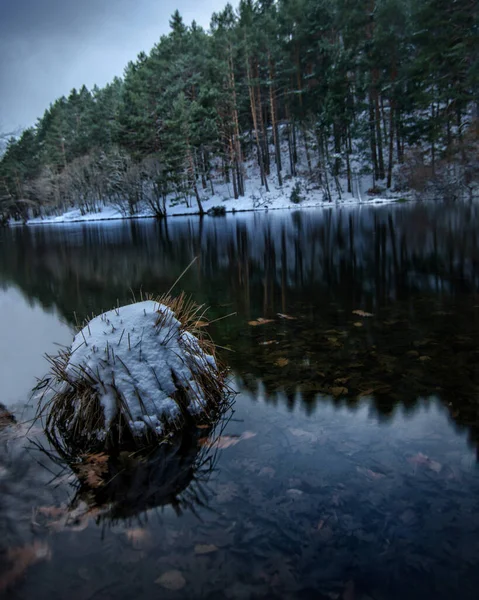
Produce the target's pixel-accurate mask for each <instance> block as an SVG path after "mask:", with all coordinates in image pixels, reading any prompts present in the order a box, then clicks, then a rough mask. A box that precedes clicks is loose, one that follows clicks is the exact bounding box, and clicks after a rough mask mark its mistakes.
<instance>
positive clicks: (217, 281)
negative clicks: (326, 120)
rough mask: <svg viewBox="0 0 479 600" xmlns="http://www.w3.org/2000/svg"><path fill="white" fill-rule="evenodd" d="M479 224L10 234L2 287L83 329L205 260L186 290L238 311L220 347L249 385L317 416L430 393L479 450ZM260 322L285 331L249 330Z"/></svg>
mask: <svg viewBox="0 0 479 600" xmlns="http://www.w3.org/2000/svg"><path fill="white" fill-rule="evenodd" d="M478 221H479V214H478V209H477V207H475V206H472V205H468V206H466V205H463V206H457V207H455V208H454V210H453V211H451V210H447V211H445V210H444V209H443V207H442V206H439V205H437V206H436V205H432V204H429V205H426V204H424V205H414V206H395V207H385V208H371V207H368V208H359V209H354V210H348V211H345V210H337V211H328V210H326V211H321V212H316V211H295V212H286V211H283V212H278V213H276V214H268V215H264V214H258V213H255V214H251V215H246V216H240V217H239V216H236V217H229V218H227V219H214V218H206V219H203V220H198V219H196V218H194V219H190V218H184V219H183V218H182V219H177V220H171V221H170V222H168V223H167V222H166V221H162V222H153V221H141V222H135V221H131V222H128V223H113V224H111V223H109V224H103V225H96V224H90V225H75V226H68V227H63V226H61V227H56V228H52V227H36V228H17V229H11V230H5V231H2V232H1V233H0V235H1V239H0V243H1V247H2V252H1V255H0V278H1V281H2V282H3V285H11V284H13V285H16V286H18V287H20V288H21V289H22V290H23V291H24V293H25V294H26V295H27V297H28V298H31V299H36V300H38V301H40V302H41V303H42V304H43V305H44V306H46V307H50V306H54V307H56V308H57V309H58V310H59V311H60V313H61V314H62V315H63V317H64V318H65V319H67V320H68V321H69V322H73V319H74V317H73V312H74V311H76V313H77V315H78V316H79V318H81V317H84V316H86V315H88V314H91V313H92V312H95V313H98V312H100V310H102V309H105V308H108V307H110V306H112V305H114V304H116V302H117V299H118V300H119V301H120V302H121V303H123V302H128V301H129V299H130V298H131V290H138V289H140V287H141V288H142V289H143V290H145V291H150V292H158V293H159V292H162V291H165V290H167V289H169V287H170V286H171V284H172V283H173V282H174V281H175V279H176V278H177V276H178V275H179V273H181V272H182V270H183V269H184V267H185V266H186V265H187V264H188V263H189V262H190V261H191V259H192V257H193V256H199V260H198V261H197V262H196V264H195V267H194V268H193V269H191V270H190V271H189V272H188V273H187V274H186V275H185V276H184V278H183V280H182V282H181V287H182V288H183V289H185V290H186V291H187V292H190V293H192V294H194V296H195V299H196V300H197V301H199V302H204V303H206V304H208V305H210V306H211V307H212V309H211V310H212V318H214V317H215V316H218V317H220V316H223V315H225V314H226V313H231V312H233V311H236V312H237V316H236V317H231V318H229V319H225V320H223V321H218V322H217V323H215V324H214V325H213V326H212V331H211V333H212V335H213V338H214V339H215V341H216V342H217V343H218V344H220V345H222V346H228V347H230V348H231V349H233V350H234V351H235V352H234V353H232V354H229V355H228V360H229V363H230V364H231V366H232V367H233V369H234V370H235V372H236V373H238V374H239V375H240V376H241V377H242V378H243V380H244V385H245V386H247V387H248V386H251V385H252V383H251V382H254V381H256V380H258V379H260V380H261V381H262V382H263V384H264V388H265V394H266V397H267V398H269V399H273V398H275V397H276V394H277V392H278V390H284V392H285V397H286V398H287V400H286V401H287V402H288V404H289V405H290V406H294V405H295V404H297V403H298V402H301V403H302V404H303V405H304V406H305V407H306V408H307V410H308V411H312V410H314V405H315V403H317V402H318V397H319V398H320V397H321V395H323V396H327V397H328V398H331V397H333V399H334V401H335V402H337V403H342V402H347V403H350V404H351V405H353V406H354V405H356V404H357V403H359V402H362V401H363V399H364V398H365V397H366V398H370V399H371V402H372V405H373V406H374V409H375V410H376V411H377V413H378V414H380V415H382V416H384V417H385V418H388V416H389V415H392V414H394V410H395V407H397V406H398V405H402V406H405V407H407V408H412V407H413V406H414V405H415V403H416V401H417V399H418V398H419V397H425V396H430V395H434V396H437V397H439V398H440V399H441V401H442V402H443V403H444V405H445V406H446V407H447V408H448V410H449V412H450V414H451V418H452V419H454V421H455V422H456V423H458V424H459V425H461V426H465V427H467V428H468V430H469V431H470V435H471V439H472V440H473V441H474V443H476V442H477V441H478V440H479V426H478V423H479V414H478V406H479V404H478V393H479V388H478V382H479V369H478V364H479V361H478V357H479V354H478V352H479V350H477V348H479V344H478V342H479V323H478V318H479V317H478V311H479V299H478V297H477V291H478V284H479V279H478V274H479V269H478V267H479V248H478V239H477V233H476V231H477V224H478ZM356 309H361V310H363V311H366V312H370V313H372V314H374V316H373V317H370V318H367V317H361V316H358V315H355V314H354V313H353V311H354V310H356ZM278 313H281V314H287V315H291V316H293V317H295V318H296V320H288V319H284V318H283V319H281V318H280V317H278ZM260 316H261V317H263V318H270V319H274V322H273V323H271V324H267V325H263V326H259V327H250V326H248V325H247V322H248V321H250V320H252V319H257V318H258V317H260ZM278 359H285V360H286V361H287V363H285V362H284V360H282V361H279V362H278ZM279 365H283V366H279ZM298 392H299V393H298ZM318 394H319V396H318Z"/></svg>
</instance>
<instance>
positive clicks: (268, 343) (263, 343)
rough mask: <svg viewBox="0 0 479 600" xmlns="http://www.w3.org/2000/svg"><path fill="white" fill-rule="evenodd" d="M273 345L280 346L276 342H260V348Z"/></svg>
mask: <svg viewBox="0 0 479 600" xmlns="http://www.w3.org/2000/svg"><path fill="white" fill-rule="evenodd" d="M271 344H279V342H277V341H276V340H266V341H265V342H260V343H259V345H260V346H270V345H271Z"/></svg>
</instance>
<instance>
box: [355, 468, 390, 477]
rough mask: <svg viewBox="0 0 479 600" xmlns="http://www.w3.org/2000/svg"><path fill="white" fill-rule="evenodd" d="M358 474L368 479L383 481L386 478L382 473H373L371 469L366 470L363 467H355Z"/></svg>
mask: <svg viewBox="0 0 479 600" xmlns="http://www.w3.org/2000/svg"><path fill="white" fill-rule="evenodd" d="M356 470H357V472H358V473H361V474H362V475H366V477H368V478H369V479H383V477H386V475H384V473H378V472H377V471H373V470H372V469H366V468H365V467H356Z"/></svg>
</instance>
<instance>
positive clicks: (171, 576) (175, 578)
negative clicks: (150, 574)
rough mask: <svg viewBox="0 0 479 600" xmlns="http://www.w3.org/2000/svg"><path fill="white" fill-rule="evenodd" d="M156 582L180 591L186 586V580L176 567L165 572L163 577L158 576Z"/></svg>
mask: <svg viewBox="0 0 479 600" xmlns="http://www.w3.org/2000/svg"><path fill="white" fill-rule="evenodd" d="M155 583H158V584H159V585H161V587H164V588H165V589H167V590H173V591H178V590H181V589H183V588H184V587H185V585H186V580H185V578H184V577H183V575H182V574H181V572H180V571H177V570H175V569H174V570H172V571H167V572H166V573H163V575H161V577H158V579H157V580H156V581H155Z"/></svg>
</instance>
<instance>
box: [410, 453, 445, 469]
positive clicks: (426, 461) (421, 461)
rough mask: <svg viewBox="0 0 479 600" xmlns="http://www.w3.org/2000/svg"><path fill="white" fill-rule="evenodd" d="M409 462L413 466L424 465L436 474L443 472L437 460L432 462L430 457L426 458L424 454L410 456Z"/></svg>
mask: <svg viewBox="0 0 479 600" xmlns="http://www.w3.org/2000/svg"><path fill="white" fill-rule="evenodd" d="M408 461H409V462H410V463H411V464H412V465H423V466H425V467H427V468H428V469H431V471H434V472H435V473H440V472H441V471H442V465H441V463H439V462H437V461H436V460H431V459H430V458H429V456H426V455H425V454H423V453H422V452H418V453H417V454H415V455H414V456H410V457H409V458H408Z"/></svg>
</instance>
